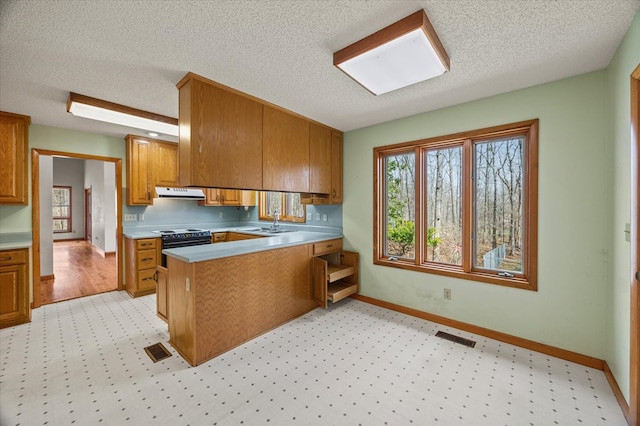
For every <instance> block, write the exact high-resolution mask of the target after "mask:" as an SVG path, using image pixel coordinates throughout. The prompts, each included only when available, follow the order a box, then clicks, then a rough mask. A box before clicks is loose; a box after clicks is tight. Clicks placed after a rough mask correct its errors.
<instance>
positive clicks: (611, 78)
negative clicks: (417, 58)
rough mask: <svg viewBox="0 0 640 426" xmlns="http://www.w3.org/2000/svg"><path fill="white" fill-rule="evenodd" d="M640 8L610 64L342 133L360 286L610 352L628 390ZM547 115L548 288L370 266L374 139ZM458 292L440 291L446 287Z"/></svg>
mask: <svg viewBox="0 0 640 426" xmlns="http://www.w3.org/2000/svg"><path fill="white" fill-rule="evenodd" d="M639 61H640V22H639V18H638V16H636V19H635V21H634V22H633V25H632V27H631V29H630V30H629V32H628V34H627V35H626V37H625V40H624V42H623V43H622V44H621V46H620V48H619V49H618V52H617V54H616V56H615V58H614V60H613V62H612V64H611V66H610V68H609V69H607V70H603V71H598V72H593V73H589V74H585V75H581V76H577V77H573V78H568V79H565V80H561V81H557V82H552V83H548V84H544V85H540V86H536V87H532V88H529V89H524V90H519V91H515V92H510V93H506V94H503V95H499V96H495V97H491V98H487V99H482V100H479V101H475V102H470V103H466V104H462V105H457V106H454V107H450V108H446V109H442V110H438V111H433V112H428V113H424V114H419V115H416V116H412V117H408V118H404V119H400V120H395V121H392V122H388V123H384V124H380V125H376V126H372V127H368V128H364V129H359V130H356V131H352V132H348V133H347V134H345V139H344V140H345V154H344V164H345V169H344V175H345V176H344V182H345V184H344V185H345V188H344V193H345V200H346V201H345V204H344V206H343V229H344V234H345V246H346V247H348V248H350V249H354V250H356V251H359V252H360V255H361V293H363V294H365V295H367V296H371V297H374V298H378V299H382V300H385V301H389V302H393V303H397V304H400V305H403V306H408V307H411V308H415V309H419V310H422V311H425V312H429V313H433V314H437V315H442V316H445V317H448V318H452V319H456V320H459V321H463V322H467V323H471V324H475V325H478V326H481V327H486V328H489V329H492V330H496V331H501V332H504V333H508V334H512V335H515V336H519V337H522V338H525V339H530V340H533V341H536V342H540V343H545V344H549V345H552V346H555V347H559V348H563V349H567V350H570V351H575V352H578V353H581V354H585V355H590V356H593V357H597V358H600V359H604V360H606V361H607V363H608V364H609V365H610V366H611V367H612V370H613V372H614V375H615V377H616V380H617V381H618V383H619V385H620V387H621V389H622V390H623V392H625V395H627V396H628V385H629V383H628V378H629V366H628V364H629V361H628V360H629V345H628V339H629V289H628V278H629V275H628V274H629V243H624V234H623V229H624V223H627V222H629V220H630V218H629V217H630V212H629V210H630V201H629V200H630V190H629V188H630V179H631V176H630V167H629V156H630V147H629V74H630V73H631V71H632V70H633V68H634V67H635V66H636V65H637V64H638V62H639ZM532 118H539V119H540V141H539V142H540V157H539V162H540V175H539V212H538V213H539V252H538V258H539V282H538V287H539V290H538V291H537V292H531V291H525V290H518V289H512V288H506V287H501V286H495V285H490V284H483V283H478V282H474V281H466V280H460V279H454V278H448V277H443V276H437V275H429V274H424V273H419V272H412V271H404V270H400V269H395V268H387V267H382V266H377V265H373V148H374V147H376V146H382V145H389V144H393V143H397V142H405V141H411V140H417V139H422V138H428V137H433V136H439V135H446V134H451V133H456V132H460V131H465V130H472V129H479V128H483V127H489V126H494V125H499V124H506V123H511V122H516V121H521V120H527V119H532ZM444 288H450V289H451V290H452V300H451V301H445V300H444V299H443V289H444Z"/></svg>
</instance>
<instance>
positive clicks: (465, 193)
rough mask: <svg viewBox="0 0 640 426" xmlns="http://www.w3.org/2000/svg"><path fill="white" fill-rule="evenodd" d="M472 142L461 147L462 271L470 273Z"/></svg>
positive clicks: (471, 255) (466, 142) (471, 252)
mask: <svg viewBox="0 0 640 426" xmlns="http://www.w3.org/2000/svg"><path fill="white" fill-rule="evenodd" d="M474 185H475V181H474V177H473V141H472V140H471V139H466V140H465V141H464V144H463V146H462V253H463V255H462V270H463V271H464V272H470V271H471V268H472V265H473V241H472V239H473V235H472V234H473V232H474V231H473V228H474V226H473V215H474V212H473V189H474Z"/></svg>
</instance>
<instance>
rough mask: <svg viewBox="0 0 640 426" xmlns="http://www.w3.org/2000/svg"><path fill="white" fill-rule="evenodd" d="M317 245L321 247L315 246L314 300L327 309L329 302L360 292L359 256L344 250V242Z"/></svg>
mask: <svg viewBox="0 0 640 426" xmlns="http://www.w3.org/2000/svg"><path fill="white" fill-rule="evenodd" d="M317 244H321V245H318V246H317V247H316V246H315V245H314V250H313V253H314V254H315V256H314V258H313V298H314V300H315V301H316V303H318V306H321V307H323V308H325V309H326V308H327V304H328V302H334V303H335V302H337V301H339V300H342V299H344V298H345V297H348V296H350V295H352V294H354V293H357V292H358V290H359V287H358V284H359V278H358V269H359V268H358V265H359V255H358V253H356V252H352V251H345V250H342V240H335V241H330V242H328V243H326V242H324V243H317Z"/></svg>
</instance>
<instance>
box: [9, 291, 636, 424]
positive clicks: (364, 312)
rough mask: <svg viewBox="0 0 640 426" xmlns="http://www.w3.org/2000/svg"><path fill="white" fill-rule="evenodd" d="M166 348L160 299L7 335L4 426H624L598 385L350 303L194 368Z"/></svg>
mask: <svg viewBox="0 0 640 426" xmlns="http://www.w3.org/2000/svg"><path fill="white" fill-rule="evenodd" d="M440 330H442V331H446V332H449V333H451V334H454V335H457V336H461V337H464V338H467V339H471V340H474V341H476V342H477V343H476V346H475V348H469V347H466V346H463V345H460V344H458V343H452V342H450V341H447V340H443V339H441V338H439V337H436V333H437V331H440ZM168 340H169V334H168V330H167V326H166V324H165V323H164V322H162V321H161V320H160V319H158V318H157V317H156V315H155V296H153V295H152V296H145V297H140V298H137V299H131V298H130V297H129V296H128V295H126V293H124V292H117V291H113V292H108V293H102V294H98V295H95V296H90V297H85V298H81V299H74V300H69V301H64V302H59V303H55V304H51V305H46V306H43V307H42V308H39V309H36V310H34V311H33V321H32V322H31V323H29V324H24V325H20V326H16V327H11V328H7V329H3V330H0V358H1V364H0V424H1V425H73V424H77V425H172V426H173V425H305V426H306V425H323V426H324V425H367V426H369V425H393V426H396V425H465V426H467V425H474V426H475V425H491V426H496V425H509V426H511V425H544V426H547V425H556V424H557V425H625V424H626V423H625V419H624V416H623V414H622V411H621V409H620V407H619V405H618V404H617V402H616V399H615V397H614V395H613V392H612V391H611V388H610V387H609V385H608V383H607V381H606V378H605V376H604V374H603V372H602V371H599V370H594V369H591V368H588V367H584V366H581V365H578V364H574V363H571V362H567V361H564V360H561V359H558V358H553V357H550V356H548V355H543V354H540V353H537V352H533V351H530V350H526V349H522V348H519V347H516V346H512V345H508V344H505V343H501V342H498V341H495V340H491V339H487V338H484V337H482V336H478V335H473V334H470V333H466V332H462V331H459V330H456V329H451V328H449V327H444V326H441V325H439V324H436V323H432V322H429V321H425V320H422V319H418V318H414V317H411V316H407V315H404V314H401V313H397V312H394V311H389V310H386V309H384V308H380V307H377V306H373V305H370V304H367V303H364V302H360V301H357V300H354V299H345V300H343V301H341V302H339V303H337V304H335V305H332V306H331V307H330V309H328V310H323V309H316V310H314V311H312V312H310V313H308V314H306V315H304V316H302V317H300V318H298V319H296V320H294V321H291V322H289V323H287V324H285V325H283V326H281V327H279V328H277V329H275V330H272V331H270V332H268V333H266V334H263V335H261V336H259V337H257V338H255V339H253V340H251V341H249V342H247V343H245V344H244V345H242V346H239V347H237V348H236V349H234V350H231V351H229V352H227V353H225V354H222V355H220V356H218V357H217V358H214V359H213V360H210V361H208V362H206V363H204V364H202V365H200V366H198V367H191V366H189V364H187V363H186V362H185V361H184V360H183V359H182V358H181V357H180V355H178V354H177V353H176V351H175V350H174V349H173V348H172V347H171V346H170V345H169V344H168ZM157 342H161V343H163V345H164V346H165V347H166V348H167V349H168V350H169V351H170V352H171V353H172V356H171V357H170V358H166V359H165V360H162V361H159V362H157V363H153V362H152V360H151V359H150V358H149V357H148V356H147V354H146V353H145V352H144V350H143V348H144V347H146V346H149V345H152V344H154V343H157Z"/></svg>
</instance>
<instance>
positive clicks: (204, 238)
mask: <svg viewBox="0 0 640 426" xmlns="http://www.w3.org/2000/svg"><path fill="white" fill-rule="evenodd" d="M153 232H155V233H156V234H160V239H161V240H162V250H164V249H173V248H178V247H190V246H199V245H204V244H211V231H208V230H205V229H194V228H188V229H167V230H159V231H153ZM160 264H161V265H162V266H164V267H165V268H166V267H167V255H166V254H163V255H162V259H161V262H160Z"/></svg>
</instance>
